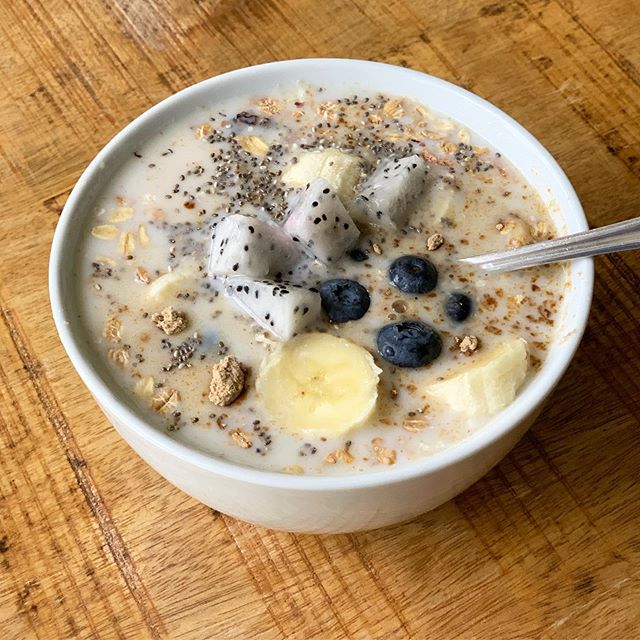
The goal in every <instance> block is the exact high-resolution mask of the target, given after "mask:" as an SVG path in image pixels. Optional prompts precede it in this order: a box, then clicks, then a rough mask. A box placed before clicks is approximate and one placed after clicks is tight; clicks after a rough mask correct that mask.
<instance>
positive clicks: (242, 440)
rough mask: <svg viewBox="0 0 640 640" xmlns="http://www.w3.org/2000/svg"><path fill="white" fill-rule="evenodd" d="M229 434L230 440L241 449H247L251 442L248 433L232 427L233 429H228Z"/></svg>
mask: <svg viewBox="0 0 640 640" xmlns="http://www.w3.org/2000/svg"><path fill="white" fill-rule="evenodd" d="M229 435H230V436H231V438H232V440H233V441H234V442H235V443H236V444H237V445H238V446H239V447H242V448H243V449H248V448H249V447H250V446H251V445H252V444H253V442H252V440H251V437H250V436H249V434H248V433H245V432H244V431H242V429H234V430H233V431H229Z"/></svg>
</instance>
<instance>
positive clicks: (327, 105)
mask: <svg viewBox="0 0 640 640" xmlns="http://www.w3.org/2000/svg"><path fill="white" fill-rule="evenodd" d="M337 113H338V105H337V104H336V103H335V102H323V103H322V104H321V105H320V106H319V107H318V115H319V116H322V117H323V118H325V119H327V120H333V119H334V118H335V117H336V115H337Z"/></svg>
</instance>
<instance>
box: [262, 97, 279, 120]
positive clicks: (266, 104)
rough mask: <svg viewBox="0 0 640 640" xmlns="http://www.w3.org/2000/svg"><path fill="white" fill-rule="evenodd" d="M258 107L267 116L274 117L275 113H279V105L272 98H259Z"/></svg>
mask: <svg viewBox="0 0 640 640" xmlns="http://www.w3.org/2000/svg"><path fill="white" fill-rule="evenodd" d="M258 106H259V107H260V111H262V113H264V114H265V115H268V116H275V115H276V114H277V113H280V103H279V102H278V101H277V100H274V99H273V98H260V100H258Z"/></svg>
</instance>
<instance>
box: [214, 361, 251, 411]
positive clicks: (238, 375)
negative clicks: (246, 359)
mask: <svg viewBox="0 0 640 640" xmlns="http://www.w3.org/2000/svg"><path fill="white" fill-rule="evenodd" d="M244 379H245V372H244V368H243V367H242V364H241V363H240V361H239V360H238V359H237V358H236V357H235V356H225V357H224V358H223V359H222V360H220V362H217V363H216V364H214V365H213V368H212V370H211V383H210V384H209V400H211V402H213V404H215V405H217V406H219V407H226V406H227V405H230V404H231V403H232V402H233V401H234V400H235V399H236V398H237V397H238V396H239V395H240V394H241V393H242V390H243V389H244Z"/></svg>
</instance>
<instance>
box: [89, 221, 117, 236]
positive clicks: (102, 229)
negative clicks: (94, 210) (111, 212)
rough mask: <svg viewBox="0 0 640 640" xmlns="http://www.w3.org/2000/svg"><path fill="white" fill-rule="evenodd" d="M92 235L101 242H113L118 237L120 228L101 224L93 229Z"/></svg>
mask: <svg viewBox="0 0 640 640" xmlns="http://www.w3.org/2000/svg"><path fill="white" fill-rule="evenodd" d="M91 235H92V236H93V237H94V238H99V239H100V240H112V239H113V238H115V237H116V236H117V235H118V227H114V226H113V225H112V224H99V225H98V226H97V227H93V229H91Z"/></svg>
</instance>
